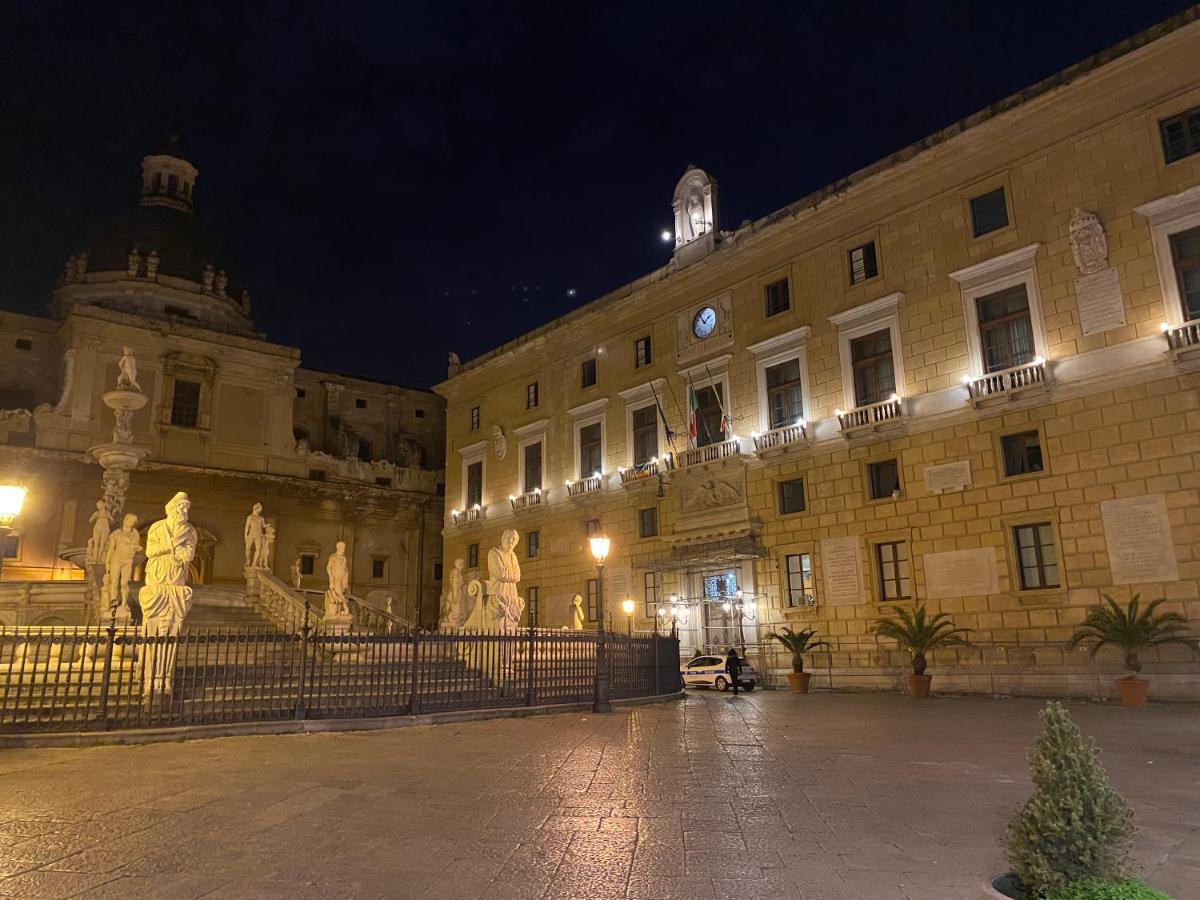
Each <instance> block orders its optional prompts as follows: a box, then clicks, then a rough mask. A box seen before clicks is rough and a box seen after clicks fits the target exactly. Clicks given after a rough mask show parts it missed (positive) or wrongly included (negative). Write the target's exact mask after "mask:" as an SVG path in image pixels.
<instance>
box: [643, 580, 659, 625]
mask: <svg viewBox="0 0 1200 900" xmlns="http://www.w3.org/2000/svg"><path fill="white" fill-rule="evenodd" d="M642 598H643V599H644V601H645V612H646V618H647V619H653V618H655V617H656V616H657V615H658V574H657V573H656V572H643V573H642Z"/></svg>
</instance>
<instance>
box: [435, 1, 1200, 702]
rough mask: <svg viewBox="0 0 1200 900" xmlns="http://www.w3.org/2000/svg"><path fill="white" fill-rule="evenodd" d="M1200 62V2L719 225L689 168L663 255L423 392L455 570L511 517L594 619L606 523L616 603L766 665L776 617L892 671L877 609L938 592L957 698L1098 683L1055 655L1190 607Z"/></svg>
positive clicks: (1104, 659)
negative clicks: (968, 633)
mask: <svg viewBox="0 0 1200 900" xmlns="http://www.w3.org/2000/svg"><path fill="white" fill-rule="evenodd" d="M1197 59H1200V21H1198V20H1197V15H1196V12H1195V11H1194V10H1193V11H1191V12H1189V13H1187V14H1184V15H1182V16H1180V17H1177V18H1176V19H1173V20H1171V21H1169V22H1167V23H1164V25H1162V26H1159V27H1157V28H1155V29H1152V30H1151V31H1149V32H1146V33H1144V34H1142V35H1139V36H1138V37H1136V38H1133V39H1130V40H1129V41H1126V42H1124V43H1123V44H1121V45H1119V46H1117V47H1115V48H1113V49H1111V50H1109V51H1107V52H1105V53H1102V54H1100V55H1098V56H1097V57H1095V58H1092V59H1089V60H1087V61H1085V62H1083V63H1081V64H1079V65H1077V66H1074V67H1072V68H1071V69H1068V70H1066V71H1065V72H1062V73H1060V74H1059V75H1056V76H1054V77H1052V78H1050V79H1047V80H1046V81H1044V82H1042V83H1039V84H1037V85H1034V86H1033V87H1031V88H1029V89H1027V90H1025V91H1022V92H1021V93H1019V94H1017V95H1015V96H1013V97H1010V98H1007V99H1005V100H1003V101H1001V102H999V103H997V104H995V105H994V106H992V107H990V108H988V109H986V110H983V111H982V112H980V113H978V114H976V115H974V116H971V117H970V118H968V119H965V120H963V121H961V122H958V123H956V124H954V125H952V126H951V127H949V128H946V129H944V130H943V131H941V132H939V133H937V134H934V135H932V136H930V137H929V138H927V139H925V140H923V141H921V142H919V143H917V144H914V145H913V146H910V147H907V148H905V149H903V150H901V151H899V152H897V153H895V154H893V155H892V156H890V157H888V158H887V159H884V160H882V161H880V162H879V163H877V164H875V165H873V166H870V167H868V168H866V169H864V170H861V171H859V172H856V173H854V174H852V175H850V176H849V177H847V178H845V179H843V180H841V181H839V182H837V183H836V184H834V185H831V186H829V187H828V188H825V189H823V190H821V191H818V192H816V193H814V194H812V195H810V196H808V197H805V198H803V199H801V200H799V201H797V202H796V203H793V204H791V205H789V206H787V207H785V208H784V209H781V210H779V211H777V212H774V213H772V214H770V215H768V216H766V217H764V218H762V219H760V220H758V221H756V222H752V223H748V224H744V225H742V226H740V227H738V228H736V229H734V230H732V231H725V230H722V229H721V228H720V226H719V223H718V221H717V212H718V204H717V194H716V184H715V182H713V181H712V180H711V179H710V178H709V177H708V176H707V175H706V174H705V173H704V172H703V171H701V170H699V169H689V171H688V172H687V173H685V175H684V177H683V178H682V179H681V181H680V183H679V185H678V186H677V188H676V192H675V197H674V210H675V229H674V241H675V249H674V254H673V256H672V259H671V260H670V262H668V263H667V264H666V265H665V266H663V267H662V268H660V269H658V270H656V271H654V272H651V273H649V274H647V275H645V276H644V277H642V278H639V279H638V280H636V281H634V282H632V283H630V284H627V285H624V286H622V287H620V288H618V289H616V290H614V291H612V292H611V293H609V294H607V295H605V296H602V297H600V298H598V299H596V300H594V301H592V302H590V303H588V304H587V305H585V306H583V307H581V308H580V309H578V310H575V311H574V312H571V313H569V314H567V315H565V316H563V317H561V318H559V319H556V320H555V321H553V322H550V323H548V324H547V325H545V326H543V327H541V328H538V329H536V330H534V331H532V332H530V333H528V334H526V335H523V336H522V337H520V338H518V339H517V340H515V341H512V342H510V343H508V344H506V345H504V346H502V347H499V348H497V349H496V350H494V351H492V352H490V353H488V354H486V355H484V356H482V357H480V358H478V359H474V360H471V361H469V362H467V363H465V364H463V365H461V366H459V365H452V366H451V371H450V377H448V378H447V380H446V381H444V382H443V383H441V384H440V385H439V386H438V387H437V388H436V390H437V391H438V392H439V393H440V394H442V395H443V396H444V397H445V398H446V401H447V444H446V448H447V449H446V458H447V463H446V469H447V471H446V487H447V490H446V493H447V498H446V500H447V510H446V521H445V527H444V531H443V535H444V566H445V567H446V568H447V569H449V567H451V566H453V565H454V562H455V560H456V559H460V558H461V559H463V560H464V561H465V566H466V568H467V570H469V571H470V570H478V569H480V568H481V567H482V568H484V569H485V568H486V555H487V550H488V548H490V547H492V546H494V545H496V544H497V543H498V541H499V537H500V534H501V532H502V531H503V530H504V529H508V528H513V529H516V530H517V531H518V532H519V534H520V536H521V543H520V546H519V548H518V550H519V553H520V556H521V563H522V572H523V577H522V592H523V593H524V594H525V595H526V597H527V599H528V601H529V614H530V615H532V617H533V620H534V621H535V622H536V624H538V625H541V626H548V627H560V626H566V625H568V624H570V622H571V605H572V598H573V597H574V595H576V594H579V595H581V596H582V597H583V598H584V605H585V607H586V608H587V616H588V619H589V620H590V622H591V623H592V626H594V625H595V621H596V619H597V618H598V617H599V616H600V615H603V614H604V611H601V610H599V609H598V608H597V603H596V598H595V588H596V585H595V580H594V579H595V577H596V575H595V568H594V566H593V565H592V562H591V559H590V557H589V555H588V552H587V542H586V537H587V536H588V534H589V533H591V532H595V531H598V530H602V531H603V532H604V533H605V534H607V535H608V536H609V537H610V538H612V542H613V550H612V556H611V558H610V560H609V566H608V569H607V573H606V578H605V591H604V597H605V604H604V606H605V608H606V610H607V613H608V614H609V615H611V616H612V617H613V619H614V627H616V628H617V629H619V630H624V629H625V628H626V627H627V623H626V622H625V621H624V620H625V615H624V613H623V612H622V610H621V605H620V604H621V601H622V600H625V599H633V600H634V601H635V612H634V615H633V617H632V621H631V622H629V623H628V625H629V626H630V627H632V628H634V629H637V630H646V629H650V628H652V627H654V625H655V623H656V620H657V621H658V622H660V623H664V624H666V625H667V626H668V627H669V624H670V622H671V620H672V619H673V620H675V621H676V623H677V624H678V626H679V629H680V633H681V636H682V638H683V642H684V647H685V650H686V651H688V652H691V651H699V650H707V649H711V648H718V647H724V646H727V645H729V644H731V643H741V642H742V641H743V639H744V641H745V643H746V645H747V646H748V647H749V649H750V654H751V656H752V658H756V659H757V660H758V661H759V662H760V664H761V665H763V667H764V668H766V669H767V670H769V671H770V672H771V674H772V676H773V678H774V679H775V680H776V681H778V679H779V676H780V675H781V674H782V672H783V671H784V670H785V667H786V662H787V660H786V659H784V658H783V657H782V656H780V655H779V654H777V653H775V652H773V651H770V650H769V649H760V646H759V645H760V642H762V641H763V640H764V635H765V633H766V632H767V631H769V630H770V629H771V628H773V627H777V626H780V625H784V624H786V625H790V626H792V627H795V628H815V629H817V630H818V631H819V632H820V634H821V636H822V637H824V638H825V639H826V640H828V641H829V642H830V643H831V644H832V645H833V650H832V652H830V653H828V654H816V655H815V657H814V658H813V659H812V660H810V665H811V667H812V668H813V669H814V671H815V674H816V675H817V683H818V684H825V683H832V684H834V685H835V686H840V687H848V688H854V687H863V688H866V687H880V686H888V685H894V684H895V683H896V682H897V679H898V677H899V675H900V674H901V673H902V672H903V663H904V658H903V657H902V656H901V655H900V654H898V653H897V652H896V651H895V649H894V646H889V645H888V644H887V643H886V642H883V641H880V640H878V639H876V637H875V636H874V635H873V634H872V633H871V632H870V626H871V625H872V623H873V621H874V620H875V619H876V617H877V616H878V615H880V614H881V613H885V612H887V609H888V607H889V606H890V605H892V604H894V603H900V604H905V605H911V604H913V603H916V602H922V601H923V602H926V603H927V604H928V606H929V608H930V610H931V611H945V612H948V613H950V614H951V615H952V617H953V619H954V621H955V623H956V624H957V625H959V626H961V627H966V628H971V629H973V632H974V633H973V635H972V639H973V643H974V646H973V647H972V648H970V649H964V650H957V651H952V652H948V653H939V654H936V655H935V657H934V660H933V663H932V668H931V672H933V673H934V674H935V676H936V677H935V684H936V685H939V686H941V687H942V688H943V689H950V688H954V689H963V690H975V691H994V692H1001V693H1008V692H1013V693H1020V692H1029V693H1083V694H1091V693H1096V692H1102V693H1108V692H1109V691H1110V687H1109V681H1110V678H1111V675H1112V674H1113V673H1116V672H1118V671H1119V660H1118V659H1117V657H1115V656H1111V657H1110V656H1106V655H1104V654H1101V656H1100V657H1099V661H1098V663H1097V667H1096V668H1093V667H1092V665H1091V664H1090V663H1089V660H1088V657H1087V656H1086V654H1083V653H1080V652H1078V651H1076V652H1068V651H1066V650H1065V648H1064V643H1065V641H1066V639H1067V638H1068V637H1069V635H1070V634H1071V632H1072V629H1073V626H1075V625H1076V624H1078V623H1079V622H1080V621H1081V620H1082V618H1083V615H1084V610H1085V608H1086V607H1087V606H1089V605H1090V604H1094V603H1096V602H1097V601H1098V600H1099V599H1100V597H1101V594H1105V593H1107V594H1111V595H1113V596H1114V597H1116V598H1118V599H1124V598H1128V597H1129V596H1131V595H1132V594H1134V593H1140V594H1141V595H1142V596H1143V597H1144V598H1153V597H1166V598H1168V599H1169V601H1170V603H1169V607H1170V608H1172V609H1175V610H1178V611H1180V612H1183V613H1185V614H1186V615H1187V616H1188V618H1189V619H1191V620H1192V621H1200V596H1198V587H1200V393H1198V388H1200V375H1198V374H1196V372H1197V368H1198V367H1197V365H1196V360H1197V358H1200V323H1198V321H1197V320H1200V68H1198V67H1197V66H1196V60H1197ZM693 410H694V411H693ZM693 423H694V424H693ZM692 431H694V434H695V437H694V438H692V437H691V435H690V432H692ZM672 439H673V441H674V443H673V444H672ZM755 654H759V655H758V656H757V657H756V656H755ZM1147 671H1148V672H1151V673H1156V674H1155V683H1156V688H1155V691H1156V693H1157V694H1158V695H1159V696H1192V697H1194V696H1196V695H1197V693H1200V668H1198V667H1197V664H1196V663H1195V662H1192V661H1190V660H1189V657H1188V656H1187V653H1186V649H1183V648H1178V649H1176V650H1174V651H1164V652H1163V653H1162V654H1161V655H1160V656H1157V657H1154V661H1153V662H1152V663H1150V664H1149V665H1147Z"/></svg>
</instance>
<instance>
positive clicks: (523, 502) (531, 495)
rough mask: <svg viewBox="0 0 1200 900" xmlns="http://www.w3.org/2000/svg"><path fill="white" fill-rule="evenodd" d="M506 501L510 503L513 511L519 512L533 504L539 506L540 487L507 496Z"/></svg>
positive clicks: (540, 503) (540, 497) (532, 506)
mask: <svg viewBox="0 0 1200 900" xmlns="http://www.w3.org/2000/svg"><path fill="white" fill-rule="evenodd" d="M508 502H509V503H510V504H511V505H512V510H513V512H521V511H523V510H526V509H533V508H534V507H535V506H541V505H542V489H541V488H534V489H533V490H532V491H526V492H525V493H523V494H518V495H517V496H515V497H509V498H508Z"/></svg>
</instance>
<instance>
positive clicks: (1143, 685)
mask: <svg viewBox="0 0 1200 900" xmlns="http://www.w3.org/2000/svg"><path fill="white" fill-rule="evenodd" d="M1116 683H1117V693H1119V694H1120V695H1121V705H1122V706H1145V705H1146V695H1147V694H1148V693H1150V682H1149V680H1148V679H1145V678H1118V679H1117V682H1116Z"/></svg>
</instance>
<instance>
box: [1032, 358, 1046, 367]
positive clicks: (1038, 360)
mask: <svg viewBox="0 0 1200 900" xmlns="http://www.w3.org/2000/svg"><path fill="white" fill-rule="evenodd" d="M1045 361H1046V357H1044V356H1035V357H1034V358H1033V364H1034V365H1035V366H1040V365H1042V364H1043V363H1044V362H1045Z"/></svg>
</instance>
